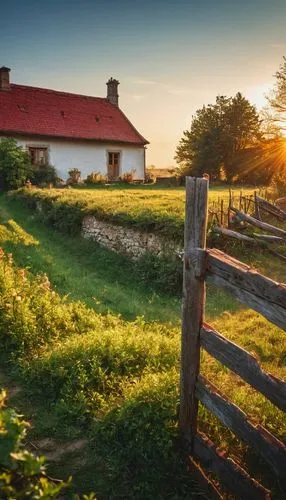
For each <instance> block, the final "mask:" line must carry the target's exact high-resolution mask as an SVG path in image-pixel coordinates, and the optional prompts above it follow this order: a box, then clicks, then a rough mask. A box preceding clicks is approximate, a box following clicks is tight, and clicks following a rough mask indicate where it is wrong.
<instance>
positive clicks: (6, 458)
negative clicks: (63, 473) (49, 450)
mask: <svg viewBox="0 0 286 500" xmlns="http://www.w3.org/2000/svg"><path fill="white" fill-rule="evenodd" d="M5 399H6V393H5V391H2V392H0V491H1V498H2V499H7V500H8V499H11V500H14V499H24V498H26V499H27V500H28V499H30V500H32V499H35V500H36V499H39V498H43V499H44V498H59V494H60V492H62V490H63V489H64V488H66V487H67V486H69V484H70V481H69V483H64V482H60V483H57V484H54V483H53V482H52V481H50V480H49V479H48V478H47V476H46V472H45V467H44V461H45V458H44V457H35V456H34V455H33V454H32V453H30V452H29V451H28V450H26V449H25V448H24V445H23V439H24V437H25V434H26V430H27V427H28V423H27V422H25V421H24V420H23V419H22V417H21V416H20V415H18V414H17V413H16V412H15V410H13V409H12V408H6V407H5Z"/></svg>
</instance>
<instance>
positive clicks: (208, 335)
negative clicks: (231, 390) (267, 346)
mask: <svg viewBox="0 0 286 500" xmlns="http://www.w3.org/2000/svg"><path fill="white" fill-rule="evenodd" d="M200 338H201V346H202V347H203V348H204V349H205V350H206V351H207V352H208V353H209V354H210V355H211V356H213V357H214V358H216V359H217V360H218V361H219V362H220V363H222V364H223V365H225V366H226V367H227V368H229V369H230V370H232V371H233V372H234V373H236V374H237V375H239V376H240V377H241V378H243V379H244V380H245V381H246V382H248V383H249V384H250V385H251V386H252V387H254V388H255V389H257V390H258V391H259V392H261V393H262V394H263V395H264V396H265V397H266V398H268V399H269V400H270V401H271V402H272V403H273V404H274V405H276V406H277V407H278V408H280V410H283V411H286V382H284V381H283V380H280V379H279V378H278V377H275V376H274V375H271V374H270V373H268V372H266V371H264V370H263V369H262V368H261V366H260V363H259V362H258V361H257V359H256V358H255V357H254V356H253V355H252V354H249V353H248V352H247V351H245V349H243V348H242V347H239V346H238V345H236V344H235V343H234V342H231V341H230V340H228V339H226V338H225V337H224V336H223V335H221V334H220V333H218V332H216V331H215V330H214V329H213V328H211V327H209V326H208V325H205V324H204V325H203V326H202V328H201V331H200Z"/></svg>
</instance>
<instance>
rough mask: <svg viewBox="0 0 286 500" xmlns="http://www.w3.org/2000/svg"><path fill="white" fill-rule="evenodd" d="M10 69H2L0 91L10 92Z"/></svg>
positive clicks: (0, 72)
mask: <svg viewBox="0 0 286 500" xmlns="http://www.w3.org/2000/svg"><path fill="white" fill-rule="evenodd" d="M10 71H11V70H10V68H6V67H5V66H2V68H0V90H10V75H9V73H10Z"/></svg>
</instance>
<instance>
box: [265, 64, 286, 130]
mask: <svg viewBox="0 0 286 500" xmlns="http://www.w3.org/2000/svg"><path fill="white" fill-rule="evenodd" d="M283 60H284V62H283V63H282V64H281V65H280V68H279V70H278V71H277V72H276V73H275V78H276V82H275V87H274V89H273V91H272V92H271V94H270V96H268V98H267V99H268V102H269V104H270V106H271V108H272V110H273V111H274V113H275V116H274V120H275V121H277V122H280V124H281V125H282V127H283V123H284V124H286V57H283Z"/></svg>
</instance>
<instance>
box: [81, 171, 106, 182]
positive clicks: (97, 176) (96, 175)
mask: <svg viewBox="0 0 286 500" xmlns="http://www.w3.org/2000/svg"><path fill="white" fill-rule="evenodd" d="M84 182H85V183H86V184H105V183H106V182H107V178H106V176H105V175H102V174H101V173H100V172H91V174H89V175H88V176H87V178H86V179H85V181H84Z"/></svg>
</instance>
